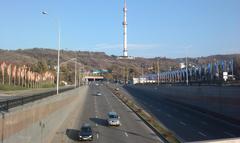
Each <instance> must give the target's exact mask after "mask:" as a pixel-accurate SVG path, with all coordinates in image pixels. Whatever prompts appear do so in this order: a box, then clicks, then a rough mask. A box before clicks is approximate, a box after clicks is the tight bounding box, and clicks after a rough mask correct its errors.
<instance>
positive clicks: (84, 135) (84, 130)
mask: <svg viewBox="0 0 240 143" xmlns="http://www.w3.org/2000/svg"><path fill="white" fill-rule="evenodd" d="M79 140H80V141H86V140H89V141H92V140H93V132H92V127H91V126H90V124H88V123H84V124H83V125H82V127H81V130H80V132H79Z"/></svg>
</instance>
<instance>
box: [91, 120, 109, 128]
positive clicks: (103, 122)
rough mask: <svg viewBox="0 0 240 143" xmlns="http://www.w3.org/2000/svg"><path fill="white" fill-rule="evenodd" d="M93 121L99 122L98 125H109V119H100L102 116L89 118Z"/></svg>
mask: <svg viewBox="0 0 240 143" xmlns="http://www.w3.org/2000/svg"><path fill="white" fill-rule="evenodd" d="M89 119H90V120H91V121H92V122H94V123H96V124H98V125H101V126H104V127H106V126H107V121H106V119H100V118H89Z"/></svg>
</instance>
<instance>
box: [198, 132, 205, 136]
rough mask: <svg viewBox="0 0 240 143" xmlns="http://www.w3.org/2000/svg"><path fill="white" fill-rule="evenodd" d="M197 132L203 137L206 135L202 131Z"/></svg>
mask: <svg viewBox="0 0 240 143" xmlns="http://www.w3.org/2000/svg"><path fill="white" fill-rule="evenodd" d="M198 134H200V135H202V136H204V137H206V136H207V135H206V134H204V133H203V132H198Z"/></svg>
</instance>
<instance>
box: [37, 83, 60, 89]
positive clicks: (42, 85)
mask: <svg viewBox="0 0 240 143" xmlns="http://www.w3.org/2000/svg"><path fill="white" fill-rule="evenodd" d="M53 87H56V85H55V84H53V83H43V84H41V85H40V88H53Z"/></svg>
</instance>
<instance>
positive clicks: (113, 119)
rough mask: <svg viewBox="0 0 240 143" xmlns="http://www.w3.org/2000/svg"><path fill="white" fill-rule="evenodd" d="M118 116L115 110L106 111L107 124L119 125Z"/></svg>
mask: <svg viewBox="0 0 240 143" xmlns="http://www.w3.org/2000/svg"><path fill="white" fill-rule="evenodd" d="M119 119H120V117H119V116H118V114H117V113H116V112H108V119H107V122H108V125H109V126H120V125H121V123H120V121H119Z"/></svg>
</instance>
